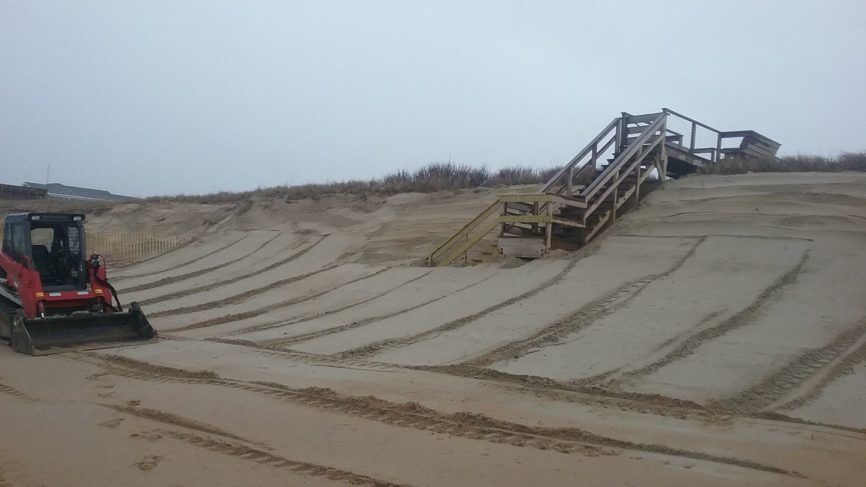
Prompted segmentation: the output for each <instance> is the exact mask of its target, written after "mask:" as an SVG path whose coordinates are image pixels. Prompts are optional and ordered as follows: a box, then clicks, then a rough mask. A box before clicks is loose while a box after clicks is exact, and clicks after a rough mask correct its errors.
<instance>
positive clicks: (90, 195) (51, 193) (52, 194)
mask: <svg viewBox="0 0 866 487" xmlns="http://www.w3.org/2000/svg"><path fill="white" fill-rule="evenodd" d="M22 186H23V187H24V188H33V189H39V190H43V191H46V192H47V195H48V197H49V198H61V199H67V200H90V201H132V200H135V198H133V197H132V196H123V195H119V194H112V193H110V192H108V191H105V190H104V189H91V188H81V187H78V186H67V185H65V184H60V183H48V184H40V183H24V184H23V185H22Z"/></svg>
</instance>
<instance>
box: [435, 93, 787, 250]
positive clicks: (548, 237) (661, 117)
mask: <svg viewBox="0 0 866 487" xmlns="http://www.w3.org/2000/svg"><path fill="white" fill-rule="evenodd" d="M670 121H675V122H676V123H677V124H678V125H679V126H683V125H685V126H686V127H688V128H689V130H687V131H683V132H678V131H676V130H673V129H672V128H670V126H669V122H670ZM699 132H700V139H701V140H704V141H706V140H708V138H709V139H712V140H713V141H714V145H712V146H703V147H702V146H699V145H697V144H696V142H697V140H698V137H699ZM779 146H780V144H779V143H778V142H775V141H773V140H772V139H770V138H768V137H765V136H763V135H761V134H759V133H757V132H755V131H753V130H737V131H728V132H723V131H720V130H716V129H715V128H713V127H711V126H709V125H706V124H704V123H702V122H699V121H697V120H695V119H693V118H689V117H686V116H685V115H682V114H679V113H677V112H675V111H673V110H670V109H667V108H663V109H662V110H661V111H660V112H657V113H647V114H642V115H632V114H629V113H625V112H623V113H622V114H621V115H620V116H619V117H617V118H614V119H613V120H612V121H611V122H610V123H609V124H608V125H607V126H606V127H605V128H604V129H603V130H602V131H601V132H599V134H598V135H596V136H595V138H593V139H592V140H591V141H590V142H589V144H587V145H586V147H584V148H583V149H582V150H581V151H580V152H578V153H577V155H576V156H574V157H573V158H572V159H571V160H570V161H569V162H568V163H567V164H566V165H565V166H564V167H563V168H562V169H561V170H559V172H557V173H556V175H554V176H553V177H552V178H551V179H550V180H549V181H548V182H546V183H545V184H544V185H542V186H541V188H539V191H538V192H537V193H528V194H511V195H503V196H500V197H499V198H497V200H496V201H494V202H492V203H491V204H490V206H488V207H487V208H486V209H485V210H484V211H482V212H481V213H480V214H479V215H478V216H477V217H475V218H474V219H473V220H471V221H470V222H469V223H467V224H466V225H464V226H463V228H461V229H460V230H459V231H458V232H457V233H455V234H454V235H453V236H452V237H451V238H449V239H448V240H446V241H445V242H443V243H442V244H441V245H440V246H439V247H437V248H436V250H434V251H433V252H432V253H431V254H430V256H429V257H428V258H427V263H428V265H431V266H437V265H448V264H450V263H452V262H454V261H455V260H456V259H458V258H460V257H461V256H463V257H464V258H466V257H467V256H468V252H469V250H470V249H471V248H472V247H473V246H474V245H476V244H477V243H478V242H479V241H481V239H483V238H484V237H485V236H487V235H489V234H490V233H491V232H493V231H494V230H496V229H497V228H498V229H499V240H498V242H499V245H498V247H499V251H500V252H501V253H503V254H505V255H513V256H516V257H521V258H535V257H541V256H543V255H545V254H546V253H547V252H549V251H550V250H551V249H553V248H567V249H573V248H577V247H580V246H581V245H584V244H586V243H587V242H589V241H590V240H592V239H593V238H595V237H596V236H598V234H599V233H601V231H602V230H604V228H606V227H607V226H609V225H610V224H612V223H613V222H615V221H616V219H617V216H618V215H621V214H622V213H624V212H625V211H628V209H629V208H631V207H633V206H635V205H636V204H637V203H638V201H640V198H641V196H642V195H644V194H646V191H645V190H643V191H642V188H643V187H644V186H645V185H646V184H647V183H648V182H649V181H650V180H654V181H657V182H658V183H659V184H664V181H665V179H666V178H679V177H681V176H684V175H686V174H688V173H691V172H695V171H697V170H699V169H700V168H702V167H705V166H708V165H712V164H717V163H718V162H719V161H720V160H722V159H725V158H733V157H737V158H762V159H767V158H775V155H776V151H777V150H778V149H779Z"/></svg>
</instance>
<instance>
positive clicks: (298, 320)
mask: <svg viewBox="0 0 866 487" xmlns="http://www.w3.org/2000/svg"><path fill="white" fill-rule="evenodd" d="M432 272H433V270H430V271H428V272H425V273H424V274H421V275H420V276H418V277H415V278H412V279H410V280H408V281H406V282H403V283H401V284H400V285H398V286H395V287H393V288H391V289H389V290H387V291H383V292H381V293H379V294H377V295H375V296H371V297H369V298H366V299H363V300H361V301H358V302H357V303H352V304H347V305H345V306H341V307H339V308H335V309H329V310H328V311H322V312H320V313H316V314H312V315H309V316H304V317H301V318H293V319H289V320H277V321H271V322H268V323H262V324H260V325H254V326H249V327H246V328H241V329H239V330H235V331H232V332H229V333H226V336H236V335H244V334H247V333H254V332H257V331H265V330H271V329H273V328H280V327H283V326H289V325H293V324H295V323H301V322H303V321H310V320H315V319H318V318H323V317H325V316H330V315H332V314H335V313H339V312H341V311H346V310H347V309H349V308H354V307H355V306H361V305H362V304H367V303H369V302H370V301H375V300H377V299H379V298H381V297H383V296H387V295H388V294H391V293H392V292H394V291H396V290H398V289H400V288H402V287H403V286H406V285H408V284H411V283H413V282H415V281H417V280H419V279H421V278H424V277H427V276H428V275H430V274H431V273H432Z"/></svg>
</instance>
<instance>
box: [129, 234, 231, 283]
mask: <svg viewBox="0 0 866 487" xmlns="http://www.w3.org/2000/svg"><path fill="white" fill-rule="evenodd" d="M245 238H247V235H241V236H240V237H239V238H238V239H237V240H233V241H231V242H229V243H227V244H225V245H223V246H222V247H219V248H217V249H214V250H211V251H210V252H207V253H205V254H203V255H200V256H198V257H196V258H194V259H192V260H189V261H186V262H181V263H179V264H177V265H175V266H174V267H172V268H171V269H175V268H178V267H184V266H188V265H190V264H193V263H195V262H198V261H200V260H202V259H206V258H208V257H210V256H211V255H213V254H215V253H217V252H220V251H223V250H225V249H227V248H229V247H231V246H232V245H234V244H236V243H238V242H240V241H241V240H243V239H245ZM185 247H186V245H181V246H180V247H176V248H174V249H172V250H170V251H169V252H166V253H164V254H160V255H157V256H155V257H152V258H150V259H147V260H143V261H141V262H136V263H135V265H138V264H141V263H144V262H147V261H148V260H153V259H157V258H159V257H163V256H166V255H169V254H171V252H174V251H175V250H180V249H183V248H185ZM171 269H162V270H159V271H154V272H146V273H144V274H131V275H124V276H121V277H120V279H133V278H137V277H147V276H152V275H154V274H162V273H163V272H166V271H168V270H171Z"/></svg>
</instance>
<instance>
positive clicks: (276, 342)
mask: <svg viewBox="0 0 866 487" xmlns="http://www.w3.org/2000/svg"><path fill="white" fill-rule="evenodd" d="M499 272H501V271H496V272H495V273H493V274H491V275H489V276H487V277H485V278H484V279H481V280H480V281H476V282H473V283H471V284H467V285H465V286H462V287H460V288H458V289H455V290H454V291H451V292H449V293H448V294H443V295H442V296H439V297H436V298H432V299H429V300H427V301H424V302H423V303H419V304H416V305H415V306H411V307H409V308H406V309H401V310H399V311H394V312H391V313H386V314H383V315H379V316H373V317H370V318H365V319H363V320H358V321H354V322H352V323H348V324H345V325H340V326H335V327H333V328H328V329H326V330H320V331H316V332H312V333H307V334H304V335H297V336H292V337H288V338H274V339H272V340H263V341H261V342H259V344H260V345H261V346H263V347H274V348H277V349H279V348H280V347H285V346H287V345H292V344H295V343H299V342H303V341H306V340H312V339H313V338H319V337H322V336H325V335H331V334H334V333H339V332H341V331H346V330H351V329H353V328H358V327H361V326H364V325H369V324H370V323H375V322H377V321H382V320H386V319H389V318H393V317H395V316H399V315H401V314H403V313H408V312H410V311H414V310H416V309H418V308H421V307H423V306H427V305H428V304H433V303H435V302H437V301H441V300H443V299H445V298H447V297H449V296H453V295H455V294H457V293H459V292H462V291H465V290H466V289H469V288H472V287H474V286H477V285H479V284H481V283H482V282H485V281H487V280H488V279H491V278H493V276H495V275H497V274H498V273H499ZM300 321H307V320H300Z"/></svg>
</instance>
